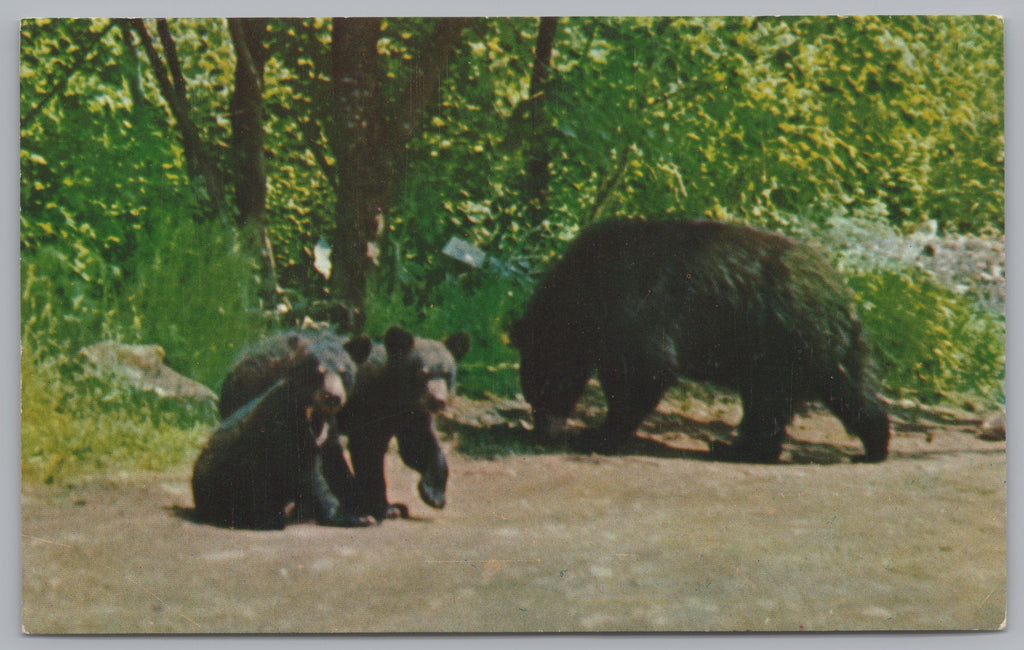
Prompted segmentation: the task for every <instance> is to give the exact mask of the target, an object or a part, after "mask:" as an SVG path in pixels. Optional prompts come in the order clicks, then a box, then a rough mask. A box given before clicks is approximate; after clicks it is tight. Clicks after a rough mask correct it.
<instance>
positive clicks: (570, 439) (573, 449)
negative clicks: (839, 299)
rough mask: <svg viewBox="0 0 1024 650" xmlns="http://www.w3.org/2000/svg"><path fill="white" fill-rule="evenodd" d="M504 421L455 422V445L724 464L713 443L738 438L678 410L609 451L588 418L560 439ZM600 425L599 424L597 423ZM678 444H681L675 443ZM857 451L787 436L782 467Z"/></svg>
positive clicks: (512, 419) (515, 416) (716, 423)
mask: <svg viewBox="0 0 1024 650" xmlns="http://www.w3.org/2000/svg"><path fill="white" fill-rule="evenodd" d="M507 415H508V416H509V417H508V421H506V422H504V423H500V424H488V425H474V424H467V423H457V424H454V426H453V432H454V434H455V436H454V437H455V439H456V441H457V442H456V449H457V450H458V451H459V452H460V453H463V454H465V455H467V456H470V457H477V458H481V457H483V458H494V457H497V456H503V455H507V454H574V455H591V454H595V453H596V454H599V455H608V456H647V457H652V458H680V459H690V460H700V461H708V462H725V461H723V460H722V459H720V458H717V457H715V456H713V455H712V453H711V451H710V447H711V444H712V442H725V443H728V442H730V441H732V440H734V439H735V432H736V425H735V424H731V423H729V422H725V421H721V420H713V421H702V420H695V419H692V418H688V417H686V416H684V415H679V414H664V413H654V414H652V415H651V416H649V417H648V419H647V420H646V421H645V422H644V425H643V427H642V429H641V432H640V433H639V435H636V436H634V437H632V438H630V439H629V440H628V441H626V442H625V443H624V444H623V445H622V446H621V447H619V448H618V449H616V450H615V451H614V452H608V453H606V454H604V453H601V452H595V451H593V450H592V449H591V448H590V447H589V446H587V443H586V442H585V440H586V434H587V433H588V432H592V431H593V429H592V428H590V426H589V425H591V423H590V422H587V421H584V422H583V426H569V427H568V428H567V429H566V431H565V432H564V433H563V435H562V436H561V437H559V438H558V439H557V440H551V439H547V438H544V437H542V436H540V435H538V434H537V433H536V432H535V431H533V430H532V429H531V428H528V427H526V426H523V423H524V422H525V421H526V420H528V418H529V416H528V415H527V414H520V413H509V414H507ZM594 424H596V422H595V423H594ZM673 442H678V444H673ZM854 457H855V454H852V453H851V452H850V451H849V450H846V449H843V448H842V447H838V446H835V445H831V444H826V443H817V442H808V441H803V440H797V439H794V438H791V437H787V438H786V441H785V442H784V444H783V453H782V456H781V458H780V459H779V461H778V463H777V464H781V465H835V464H839V463H849V462H851V461H852V460H854Z"/></svg>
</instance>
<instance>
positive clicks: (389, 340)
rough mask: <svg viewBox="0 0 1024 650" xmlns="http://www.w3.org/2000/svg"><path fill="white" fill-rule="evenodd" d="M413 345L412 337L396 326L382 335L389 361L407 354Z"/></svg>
mask: <svg viewBox="0 0 1024 650" xmlns="http://www.w3.org/2000/svg"><path fill="white" fill-rule="evenodd" d="M413 343H415V340H414V338H413V335H412V334H410V333H409V332H406V331H405V330H404V329H402V328H401V327H399V326H397V325H395V326H393V327H392V328H391V329H389V330H388V333H387V334H385V335H384V348H385V349H386V350H387V351H388V358H389V359H392V358H394V359H398V358H401V357H404V356H405V355H407V354H409V351H410V350H412V346H413Z"/></svg>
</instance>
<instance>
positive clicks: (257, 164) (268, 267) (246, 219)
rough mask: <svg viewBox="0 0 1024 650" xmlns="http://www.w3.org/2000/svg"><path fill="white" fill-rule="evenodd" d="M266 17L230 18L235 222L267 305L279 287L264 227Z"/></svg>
mask: <svg viewBox="0 0 1024 650" xmlns="http://www.w3.org/2000/svg"><path fill="white" fill-rule="evenodd" d="M266 28H267V19H265V18H229V19H228V29H229V31H230V33H231V42H232V44H233V45H234V48H235V92H234V93H233V94H232V95H231V106H230V114H231V155H232V160H233V163H234V164H233V174H234V181H235V204H236V206H237V208H238V213H237V214H236V215H235V220H236V223H237V224H238V226H239V228H241V229H242V232H243V236H244V237H245V239H246V242H247V244H248V247H249V250H251V251H258V252H259V257H260V279H261V283H260V285H261V287H260V294H261V296H262V297H263V299H264V301H265V302H267V303H268V304H269V303H271V302H272V301H273V300H274V299H275V294H276V293H277V291H278V290H279V287H278V284H277V266H276V264H275V263H274V251H273V249H272V248H271V245H270V236H269V233H268V232H267V215H266V206H267V169H266V160H265V155H264V152H263V70H264V67H265V66H266V62H267V50H266V47H265V46H264V44H263V36H264V34H265V33H266Z"/></svg>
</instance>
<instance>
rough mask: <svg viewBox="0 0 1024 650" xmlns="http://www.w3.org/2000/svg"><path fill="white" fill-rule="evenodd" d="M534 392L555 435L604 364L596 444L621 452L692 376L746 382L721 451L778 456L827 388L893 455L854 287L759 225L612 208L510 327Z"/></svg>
mask: <svg viewBox="0 0 1024 650" xmlns="http://www.w3.org/2000/svg"><path fill="white" fill-rule="evenodd" d="M511 335H512V342H513V345H514V346H515V347H516V348H518V350H519V352H520V358H521V367H520V380H521V383H522V389H523V394H524V396H525V397H526V399H527V400H528V401H529V402H530V404H531V406H532V407H533V412H534V421H535V428H536V429H538V430H539V432H540V433H541V434H542V435H551V434H552V433H554V432H555V431H556V430H557V429H559V428H560V427H561V426H562V425H563V424H564V422H565V419H566V417H567V416H568V415H569V414H570V412H571V411H572V409H573V406H574V405H575V404H576V402H577V401H578V400H579V398H580V396H581V395H582V392H583V389H584V386H585V384H586V382H587V380H588V379H589V377H590V375H591V373H592V372H593V371H594V369H595V368H596V369H597V373H598V377H599V379H600V381H601V386H602V389H603V390H604V394H605V398H606V401H607V404H608V415H607V418H606V420H605V422H604V424H603V426H602V428H601V430H600V431H599V432H597V433H596V434H594V439H593V440H591V441H590V442H591V443H592V445H593V446H594V447H596V448H598V449H599V450H603V451H614V450H615V449H617V448H619V447H620V446H621V445H622V443H623V442H624V441H625V440H627V439H629V438H630V437H631V436H632V435H633V434H634V433H635V432H636V429H637V428H638V427H639V425H640V423H641V422H642V420H643V419H644V418H645V417H646V416H647V415H648V414H649V413H650V412H651V411H652V410H653V409H654V407H655V406H656V405H657V403H658V402H659V401H660V399H661V397H662V396H663V394H664V391H665V390H666V389H667V388H668V387H669V386H671V385H672V384H673V383H674V382H675V381H676V379H677V377H679V376H685V377H689V378H691V379H694V380H698V381H710V382H712V383H715V384H718V385H720V386H722V387H725V388H730V389H733V390H735V391H737V392H738V393H739V395H740V398H741V400H742V402H743V420H742V422H741V424H740V427H739V436H738V438H737V440H736V441H735V442H734V443H733V444H732V445H724V446H722V447H718V446H717V445H716V447H715V448H714V449H713V451H715V452H716V453H717V454H720V455H721V457H723V458H725V459H730V460H743V461H753V462H772V461H775V460H777V459H778V456H779V454H780V453H781V450H782V442H783V439H784V437H785V429H786V426H787V425H788V424H789V422H790V421H791V419H792V417H793V415H794V410H795V409H797V408H798V407H799V406H800V405H801V404H802V403H804V402H807V401H812V400H820V401H821V402H823V403H824V404H825V405H826V406H828V407H829V408H830V409H831V410H832V412H833V413H835V415H836V416H838V417H839V419H840V420H841V421H842V422H843V424H844V425H845V426H846V428H847V430H848V431H850V432H851V433H853V434H856V435H857V436H858V437H859V438H860V439H861V441H862V443H863V445H864V451H865V455H864V459H865V460H868V461H881V460H884V459H885V457H886V455H887V450H888V442H889V419H888V415H887V413H886V409H885V406H884V404H883V403H882V401H881V399H880V398H879V396H878V395H877V393H876V388H875V384H874V381H873V379H872V376H871V372H870V368H869V366H870V361H869V357H868V352H867V345H866V343H865V341H864V337H863V334H862V332H861V323H860V321H859V320H858V319H857V316H856V314H855V313H854V310H853V307H852V295H851V293H850V292H849V290H848V289H847V288H846V287H845V285H844V284H843V282H842V280H841V279H840V277H839V275H838V274H837V273H836V272H835V271H834V270H833V269H832V268H831V267H830V265H829V264H828V263H827V261H826V260H825V259H824V258H823V257H822V256H821V255H819V254H817V253H816V252H815V251H813V250H812V249H810V248H809V247H807V246H805V245H801V244H799V243H797V242H795V241H794V240H792V239H789V238H787V237H783V236H780V235H776V234H771V233H767V232H763V231H760V230H756V229H753V228H749V227H744V226H739V225H733V224H726V223H715V222H704V221H653V222H644V221H631V220H625V221H624V220H610V221H605V222H602V223H599V224H597V225H595V226H592V227H590V228H588V229H587V230H585V231H584V232H582V233H581V234H580V235H579V237H577V239H576V240H575V241H574V242H573V243H572V244H571V245H570V247H569V249H568V251H567V252H566V253H565V255H564V257H563V258H562V259H561V260H560V261H559V262H558V263H557V264H555V266H554V267H553V268H552V269H551V271H550V272H549V273H548V274H547V276H546V278H545V279H544V280H543V282H542V283H541V284H540V286H539V287H538V289H537V291H536V292H535V294H534V296H533V297H532V299H531V300H530V302H529V304H528V306H527V308H526V311H525V314H524V316H523V317H522V318H521V319H520V320H519V321H517V322H516V323H515V324H514V325H513V327H512V331H511Z"/></svg>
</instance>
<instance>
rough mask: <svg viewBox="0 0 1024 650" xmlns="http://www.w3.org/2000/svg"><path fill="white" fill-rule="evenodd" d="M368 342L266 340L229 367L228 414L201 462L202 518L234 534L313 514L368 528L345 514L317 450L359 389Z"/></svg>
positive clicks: (224, 402)
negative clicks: (357, 372)
mask: <svg viewBox="0 0 1024 650" xmlns="http://www.w3.org/2000/svg"><path fill="white" fill-rule="evenodd" d="M370 345H371V343H370V341H369V339H366V338H365V337H361V338H359V339H354V340H353V341H350V342H342V341H341V340H340V339H338V338H337V337H333V336H330V335H309V334H305V333H297V332H289V333H286V334H282V335H280V336H277V337H273V338H271V339H268V340H266V341H264V342H263V343H262V344H261V345H260V346H258V347H257V348H255V349H254V350H252V351H250V352H249V353H248V354H247V355H245V356H244V357H243V358H242V359H241V360H240V361H239V362H238V363H236V364H235V366H234V367H233V368H232V369H231V372H230V373H229V374H228V377H227V379H226V380H225V382H224V387H223V388H222V390H221V401H220V411H221V415H222V417H223V418H224V419H223V422H222V423H221V425H220V427H218V429H217V430H216V431H215V432H214V434H213V435H212V436H211V438H210V440H209V442H208V443H207V445H206V447H205V448H204V449H203V450H202V452H201V453H200V455H199V458H198V459H197V460H196V463H195V467H194V470H193V476H192V491H193V498H194V500H195V506H196V510H195V512H196V516H197V518H198V519H200V520H202V521H207V522H209V523H214V524H219V525H224V526H229V527H236V528H282V527H284V525H285V523H286V522H287V521H288V520H289V519H290V518H291V516H292V515H293V514H296V510H298V511H299V512H306V511H307V510H308V508H310V507H311V508H312V509H313V512H314V514H315V516H316V518H317V520H318V521H319V522H320V523H324V524H330V525H366V524H368V523H370V522H369V521H360V520H359V519H358V518H353V517H350V516H348V515H347V514H346V513H345V512H344V509H343V507H342V504H341V503H340V502H339V501H338V499H337V498H336V497H335V495H334V494H333V492H332V491H331V489H330V488H329V486H328V485H327V483H326V481H325V479H324V477H323V474H322V460H321V457H320V450H321V448H322V447H323V445H324V444H325V443H326V441H327V440H328V439H329V438H330V437H331V435H333V434H332V429H333V427H334V422H335V418H336V416H337V414H338V412H339V411H340V410H341V408H342V407H343V406H344V404H345V402H346V401H347V399H348V395H349V393H350V392H351V391H352V390H353V388H354V386H355V370H356V364H357V363H358V362H361V361H363V360H365V358H366V356H367V355H368V354H369V351H370Z"/></svg>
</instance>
